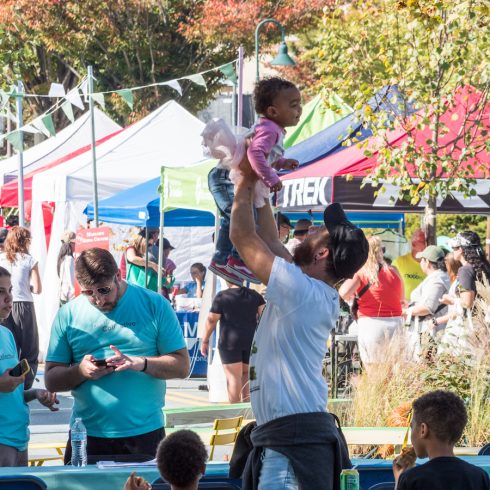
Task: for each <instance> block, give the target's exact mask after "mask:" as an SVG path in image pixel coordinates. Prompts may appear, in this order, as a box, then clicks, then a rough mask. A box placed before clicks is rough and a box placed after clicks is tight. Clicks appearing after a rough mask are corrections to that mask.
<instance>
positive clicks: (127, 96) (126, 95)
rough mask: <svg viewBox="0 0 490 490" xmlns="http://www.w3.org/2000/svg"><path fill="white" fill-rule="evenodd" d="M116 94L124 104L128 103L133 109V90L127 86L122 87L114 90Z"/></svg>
mask: <svg viewBox="0 0 490 490" xmlns="http://www.w3.org/2000/svg"><path fill="white" fill-rule="evenodd" d="M116 94H117V95H119V96H120V97H121V98H122V99H123V100H124V102H126V104H128V106H129V108H130V109H131V110H133V105H134V97H133V92H132V91H131V90H129V89H128V88H123V89H121V90H116Z"/></svg>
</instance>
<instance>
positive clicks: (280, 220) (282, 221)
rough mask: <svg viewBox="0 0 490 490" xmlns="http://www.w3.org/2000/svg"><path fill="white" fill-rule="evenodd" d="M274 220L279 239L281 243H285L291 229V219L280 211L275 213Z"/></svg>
mask: <svg viewBox="0 0 490 490" xmlns="http://www.w3.org/2000/svg"><path fill="white" fill-rule="evenodd" d="M276 221H277V231H278V233H279V240H281V242H282V243H287V241H288V238H289V233H290V232H291V230H292V229H293V227H292V225H291V221H289V218H288V217H287V216H286V215H285V214H282V213H280V212H278V213H277V216H276Z"/></svg>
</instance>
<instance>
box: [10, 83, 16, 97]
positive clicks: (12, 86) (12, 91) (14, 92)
mask: <svg viewBox="0 0 490 490" xmlns="http://www.w3.org/2000/svg"><path fill="white" fill-rule="evenodd" d="M8 95H9V96H10V97H15V96H16V95H17V87H16V86H15V85H10V90H9V91H8Z"/></svg>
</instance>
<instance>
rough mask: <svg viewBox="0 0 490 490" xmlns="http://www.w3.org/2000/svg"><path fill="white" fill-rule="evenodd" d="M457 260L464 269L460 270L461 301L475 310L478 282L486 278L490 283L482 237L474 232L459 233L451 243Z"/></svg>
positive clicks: (488, 266) (489, 267)
mask: <svg viewBox="0 0 490 490" xmlns="http://www.w3.org/2000/svg"><path fill="white" fill-rule="evenodd" d="M449 245H450V246H451V247H452V249H453V255H454V258H455V259H456V260H459V261H460V262H461V265H462V267H461V268H460V269H459V270H458V278H457V280H458V288H457V292H458V295H459V301H460V303H461V306H462V307H463V308H466V309H471V308H473V303H474V302H475V297H476V292H477V291H476V281H482V280H483V278H486V280H487V281H489V282H490V263H489V262H488V260H487V258H486V257H485V253H484V251H483V248H482V246H481V242H480V237H479V236H478V235H477V234H476V233H475V232H474V231H463V232H462V233H458V234H457V235H456V236H455V237H454V238H453V239H451V240H450V241H449Z"/></svg>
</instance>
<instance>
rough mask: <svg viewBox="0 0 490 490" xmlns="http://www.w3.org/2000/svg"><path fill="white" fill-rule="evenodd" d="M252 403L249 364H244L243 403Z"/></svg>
mask: <svg viewBox="0 0 490 490" xmlns="http://www.w3.org/2000/svg"><path fill="white" fill-rule="evenodd" d="M249 401H250V385H249V383H248V364H244V363H243V362H242V402H249Z"/></svg>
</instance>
